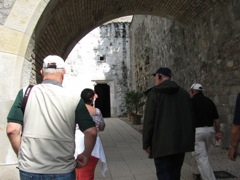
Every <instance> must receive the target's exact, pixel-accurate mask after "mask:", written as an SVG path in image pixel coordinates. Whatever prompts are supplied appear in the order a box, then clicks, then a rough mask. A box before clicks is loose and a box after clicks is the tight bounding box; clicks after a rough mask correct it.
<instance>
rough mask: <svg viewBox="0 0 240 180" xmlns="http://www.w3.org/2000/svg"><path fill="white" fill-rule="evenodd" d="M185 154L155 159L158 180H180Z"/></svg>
mask: <svg viewBox="0 0 240 180" xmlns="http://www.w3.org/2000/svg"><path fill="white" fill-rule="evenodd" d="M184 156H185V153H180V154H173V155H169V156H164V157H159V158H154V163H155V166H156V171H157V178H158V179H161V180H180V176H181V168H182V165H183V161H184Z"/></svg>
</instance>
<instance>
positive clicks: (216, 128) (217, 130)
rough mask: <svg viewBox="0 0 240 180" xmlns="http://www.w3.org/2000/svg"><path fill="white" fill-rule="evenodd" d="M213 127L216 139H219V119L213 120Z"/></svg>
mask: <svg viewBox="0 0 240 180" xmlns="http://www.w3.org/2000/svg"><path fill="white" fill-rule="evenodd" d="M213 127H214V130H215V138H216V140H219V139H221V138H222V136H221V131H220V120H219V119H215V120H214V123H213Z"/></svg>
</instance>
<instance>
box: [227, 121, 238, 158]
mask: <svg viewBox="0 0 240 180" xmlns="http://www.w3.org/2000/svg"><path fill="white" fill-rule="evenodd" d="M239 141H240V125H236V124H233V125H232V129H231V140H230V142H231V146H230V149H229V151H228V158H229V159H230V160H232V161H234V160H235V159H236V149H237V146H238V143H239Z"/></svg>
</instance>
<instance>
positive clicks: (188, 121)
mask: <svg viewBox="0 0 240 180" xmlns="http://www.w3.org/2000/svg"><path fill="white" fill-rule="evenodd" d="M152 75H153V76H154V77H155V84H156V86H154V87H152V88H151V89H149V90H148V91H146V93H145V94H146V95H147V102H146V107H145V114H144V123H143V149H144V150H145V151H146V152H147V153H148V154H149V157H150V158H154V163H155V166H156V171H157V177H158V179H164V180H170V179H171V180H180V176H181V167H182V164H183V161H184V156H185V152H191V151H194V139H195V128H194V121H193V118H192V113H191V103H190V97H189V94H188V93H187V92H186V91H185V90H184V89H183V88H181V87H180V86H179V85H178V84H176V83H175V82H174V81H171V76H172V73H171V70H170V69H169V68H166V67H164V68H159V69H158V70H157V71H156V72H155V73H154V74H152Z"/></svg>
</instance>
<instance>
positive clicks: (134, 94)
mask: <svg viewBox="0 0 240 180" xmlns="http://www.w3.org/2000/svg"><path fill="white" fill-rule="evenodd" d="M143 97H144V94H143V93H142V92H139V91H134V90H132V91H128V92H126V95H125V103H126V107H127V110H128V116H129V117H130V120H131V122H132V124H140V122H141V117H142V115H140V114H139V112H141V111H142V107H143V105H144V99H143Z"/></svg>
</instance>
